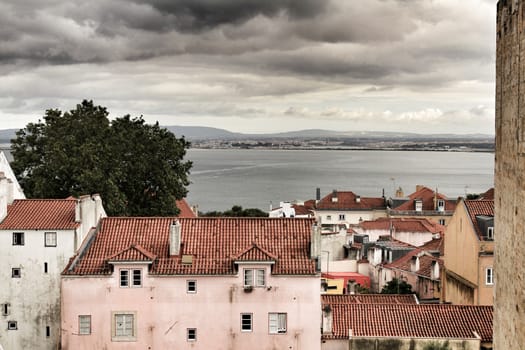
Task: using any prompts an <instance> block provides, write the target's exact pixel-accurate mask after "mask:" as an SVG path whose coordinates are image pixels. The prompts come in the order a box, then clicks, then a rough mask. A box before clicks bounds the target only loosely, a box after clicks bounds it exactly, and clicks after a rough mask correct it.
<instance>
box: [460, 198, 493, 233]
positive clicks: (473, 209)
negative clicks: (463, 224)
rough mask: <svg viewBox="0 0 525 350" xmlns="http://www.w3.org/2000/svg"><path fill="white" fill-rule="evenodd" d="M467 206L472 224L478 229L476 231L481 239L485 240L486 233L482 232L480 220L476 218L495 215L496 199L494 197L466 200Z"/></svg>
mask: <svg viewBox="0 0 525 350" xmlns="http://www.w3.org/2000/svg"><path fill="white" fill-rule="evenodd" d="M465 207H466V208H467V212H468V214H469V216H470V221H472V225H473V226H474V229H475V230H476V233H477V235H478V237H479V239H480V240H483V236H484V234H483V232H481V229H480V227H479V225H478V220H476V216H478V215H484V216H492V217H494V200H493V199H486V200H485V199H477V200H476V199H475V200H466V201H465Z"/></svg>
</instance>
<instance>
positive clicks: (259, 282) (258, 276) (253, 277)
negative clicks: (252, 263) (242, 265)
mask: <svg viewBox="0 0 525 350" xmlns="http://www.w3.org/2000/svg"><path fill="white" fill-rule="evenodd" d="M243 281H244V287H255V288H262V287H266V271H265V269H244V273H243Z"/></svg>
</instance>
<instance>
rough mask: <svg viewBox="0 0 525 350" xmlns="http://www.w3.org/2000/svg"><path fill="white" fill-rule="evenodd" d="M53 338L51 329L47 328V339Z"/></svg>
mask: <svg viewBox="0 0 525 350" xmlns="http://www.w3.org/2000/svg"><path fill="white" fill-rule="evenodd" d="M50 336H51V327H49V326H46V337H47V338H49V337H50Z"/></svg>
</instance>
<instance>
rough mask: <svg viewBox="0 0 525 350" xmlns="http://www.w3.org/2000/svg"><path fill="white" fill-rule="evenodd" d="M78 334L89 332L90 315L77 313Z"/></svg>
mask: <svg viewBox="0 0 525 350" xmlns="http://www.w3.org/2000/svg"><path fill="white" fill-rule="evenodd" d="M78 334H80V335H88V334H91V315H79V316H78Z"/></svg>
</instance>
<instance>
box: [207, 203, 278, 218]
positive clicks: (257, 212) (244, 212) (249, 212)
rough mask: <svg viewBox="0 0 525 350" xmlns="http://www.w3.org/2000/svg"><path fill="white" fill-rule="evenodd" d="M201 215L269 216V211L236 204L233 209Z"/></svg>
mask: <svg viewBox="0 0 525 350" xmlns="http://www.w3.org/2000/svg"><path fill="white" fill-rule="evenodd" d="M199 216H209V217H219V216H229V217H268V213H267V212H265V211H262V210H261V209H258V208H247V209H243V208H242V207H241V206H240V205H234V206H233V207H232V208H231V209H228V210H226V211H216V210H215V211H208V212H206V213H199Z"/></svg>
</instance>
